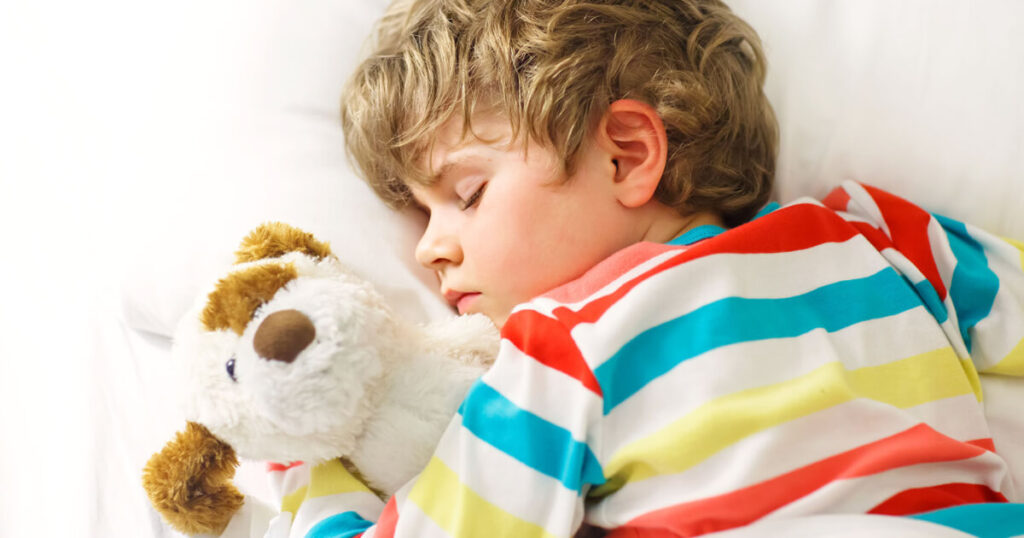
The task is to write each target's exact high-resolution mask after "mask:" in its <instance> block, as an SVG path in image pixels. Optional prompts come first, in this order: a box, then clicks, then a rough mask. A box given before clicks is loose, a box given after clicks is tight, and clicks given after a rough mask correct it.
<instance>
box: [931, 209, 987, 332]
mask: <svg viewBox="0 0 1024 538" xmlns="http://www.w3.org/2000/svg"><path fill="white" fill-rule="evenodd" d="M935 218H936V219H937V220H938V221H939V223H940V224H942V227H943V229H944V230H945V232H946V237H947V238H948V239H949V246H950V248H952V249H953V255H954V256H955V257H956V269H954V270H953V281H952V282H951V283H950V285H949V297H950V299H952V300H953V308H954V309H956V317H957V321H958V322H959V325H960V335H961V336H963V339H964V344H966V345H967V351H968V352H970V351H971V337H970V335H969V334H968V331H969V330H970V328H971V327H974V326H975V325H976V324H977V323H978V322H979V321H981V320H983V319H985V317H986V316H988V314H989V312H991V311H992V303H994V302H995V300H996V292H998V291H999V277H997V276H996V274H995V273H993V272H992V269H989V267H988V258H986V257H985V249H984V248H983V247H982V246H981V245H980V244H979V243H978V242H977V241H975V240H974V238H973V237H971V235H970V234H969V233H968V232H967V227H966V226H964V225H963V223H961V222H959V221H955V220H953V219H951V218H947V217H943V216H941V215H935Z"/></svg>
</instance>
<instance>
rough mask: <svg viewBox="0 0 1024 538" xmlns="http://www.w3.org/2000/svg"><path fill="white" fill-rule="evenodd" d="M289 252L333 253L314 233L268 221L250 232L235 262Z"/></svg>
mask: <svg viewBox="0 0 1024 538" xmlns="http://www.w3.org/2000/svg"><path fill="white" fill-rule="evenodd" d="M288 252H301V253H303V254H306V255H309V256H313V257H314V258H326V257H327V256H330V255H331V247H330V245H329V244H327V243H324V242H321V241H317V240H316V238H315V237H313V234H311V233H307V232H304V231H302V230H300V229H298V228H296V227H294V226H289V225H287V224H284V223H282V222H268V223H266V224H262V225H260V226H259V227H257V228H256V229H255V230H253V231H251V232H249V235H247V236H246V237H245V239H243V240H242V244H241V246H239V247H238V250H237V251H235V263H245V262H251V261H255V260H262V259H265V258H276V257H278V256H281V255H284V254H286V253H288Z"/></svg>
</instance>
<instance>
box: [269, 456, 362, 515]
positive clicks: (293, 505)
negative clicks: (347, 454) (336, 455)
mask: <svg viewBox="0 0 1024 538" xmlns="http://www.w3.org/2000/svg"><path fill="white" fill-rule="evenodd" d="M356 491H364V492H367V493H371V492H370V488H368V487H366V486H365V485H364V484H363V483H362V482H360V481H359V480H357V479H356V478H355V477H354V476H352V474H351V473H349V472H348V469H345V466H344V465H343V464H342V463H341V460H330V461H325V462H324V463H321V464H319V465H317V466H315V467H313V468H312V469H311V470H310V471H309V484H307V485H305V486H302V487H301V488H298V489H296V490H295V491H293V492H291V493H289V494H287V495H285V496H284V497H282V498H281V511H282V512H291V513H292V514H295V513H296V511H297V510H298V509H299V506H300V505H301V504H302V502H303V501H305V500H306V499H315V498H317V497H323V496H325V495H334V494H336V493H352V492H356Z"/></svg>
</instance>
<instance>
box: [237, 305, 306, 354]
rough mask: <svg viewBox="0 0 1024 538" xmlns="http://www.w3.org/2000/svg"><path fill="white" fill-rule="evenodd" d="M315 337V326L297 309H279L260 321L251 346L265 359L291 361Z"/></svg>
mask: <svg viewBox="0 0 1024 538" xmlns="http://www.w3.org/2000/svg"><path fill="white" fill-rule="evenodd" d="M315 337H316V328H315V327H313V322H312V321H309V318H308V317H306V315H305V314H303V313H302V312H299V311H298V310H279V311H277V312H274V313H273V314H270V315H269V316H267V317H266V318H264V319H263V321H262V322H260V326H259V327H258V328H257V329H256V334H255V335H253V342H252V347H253V348H254V349H255V350H256V354H257V355H259V356H260V357H263V358H264V359H267V360H272V361H282V362H287V363H291V362H292V361H294V360H295V357H298V356H299V353H301V352H302V350H303V349H306V346H308V345H309V343H310V342H312V341H313V338H315Z"/></svg>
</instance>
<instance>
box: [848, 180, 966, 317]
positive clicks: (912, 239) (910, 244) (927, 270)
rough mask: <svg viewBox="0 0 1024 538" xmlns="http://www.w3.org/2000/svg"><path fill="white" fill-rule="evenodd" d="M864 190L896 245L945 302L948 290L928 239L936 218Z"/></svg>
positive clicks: (898, 200)
mask: <svg viewBox="0 0 1024 538" xmlns="http://www.w3.org/2000/svg"><path fill="white" fill-rule="evenodd" d="M863 187H864V189H865V190H866V191H867V192H868V194H870V195H871V198H872V199H874V201H875V205H877V206H878V209H879V211H881V212H882V218H884V219H885V224H886V226H888V228H889V235H890V236H891V237H892V243H893V245H894V246H895V247H896V248H897V249H898V250H899V251H900V252H902V253H903V255H905V256H906V257H907V259H909V260H910V261H911V262H912V263H913V264H914V265H916V266H917V268H918V269H920V270H921V273H922V274H923V275H924V276H925V278H927V279H928V281H929V282H931V283H932V287H934V288H935V291H936V292H937V293H938V294H939V299H940V300H945V299H946V286H945V285H944V284H943V283H942V277H941V276H940V275H939V268H938V266H937V265H936V263H935V258H934V256H933V255H932V247H931V241H930V240H929V239H928V224H929V223H930V222H931V220H932V216H931V215H930V214H929V213H928V212H927V211H925V210H923V209H921V208H920V207H917V206H916V205H914V204H912V203H910V202H908V201H906V200H904V199H902V198H900V197H898V196H895V195H893V194H889V193H888V192H885V191H883V190H879V189H877V188H875V187H871V186H869V185H863Z"/></svg>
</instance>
